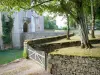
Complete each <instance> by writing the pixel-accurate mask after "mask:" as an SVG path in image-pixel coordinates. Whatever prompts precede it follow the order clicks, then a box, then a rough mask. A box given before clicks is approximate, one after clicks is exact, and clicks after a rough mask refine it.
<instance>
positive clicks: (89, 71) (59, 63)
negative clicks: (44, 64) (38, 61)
mask: <svg viewBox="0 0 100 75" xmlns="http://www.w3.org/2000/svg"><path fill="white" fill-rule="evenodd" d="M48 69H49V71H50V72H51V74H53V75H100V58H99V57H80V56H67V55H52V54H51V55H49V58H48Z"/></svg>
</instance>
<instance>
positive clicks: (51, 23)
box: [44, 16, 58, 29]
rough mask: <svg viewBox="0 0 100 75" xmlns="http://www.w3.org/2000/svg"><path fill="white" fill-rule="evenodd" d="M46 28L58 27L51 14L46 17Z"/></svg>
mask: <svg viewBox="0 0 100 75" xmlns="http://www.w3.org/2000/svg"><path fill="white" fill-rule="evenodd" d="M44 29H58V26H57V25H56V21H55V20H54V19H52V18H51V17H49V16H45V17H44Z"/></svg>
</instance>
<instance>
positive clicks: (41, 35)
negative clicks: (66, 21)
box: [21, 32, 66, 40]
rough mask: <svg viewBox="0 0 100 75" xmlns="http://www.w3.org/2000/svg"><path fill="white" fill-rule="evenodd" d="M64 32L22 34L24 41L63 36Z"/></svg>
mask: <svg viewBox="0 0 100 75" xmlns="http://www.w3.org/2000/svg"><path fill="white" fill-rule="evenodd" d="M65 34H66V32H29V33H22V34H21V35H23V38H24V40H27V39H36V38H45V37H50V36H59V35H65Z"/></svg>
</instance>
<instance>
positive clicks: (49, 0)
mask: <svg viewBox="0 0 100 75" xmlns="http://www.w3.org/2000/svg"><path fill="white" fill-rule="evenodd" d="M51 1H53V0H47V1H44V2H41V3H38V4H36V5H33V6H31V7H30V8H28V9H32V8H34V7H37V6H39V5H42V4H44V3H48V2H51Z"/></svg>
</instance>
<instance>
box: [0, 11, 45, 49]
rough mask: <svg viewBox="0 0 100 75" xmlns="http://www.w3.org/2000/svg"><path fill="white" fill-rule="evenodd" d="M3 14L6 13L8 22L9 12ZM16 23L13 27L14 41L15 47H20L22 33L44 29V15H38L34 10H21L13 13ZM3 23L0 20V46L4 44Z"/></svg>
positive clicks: (1, 13)
mask: <svg viewBox="0 0 100 75" xmlns="http://www.w3.org/2000/svg"><path fill="white" fill-rule="evenodd" d="M1 15H5V17H6V22H7V21H9V19H8V16H7V15H8V13H7V12H0V18H1ZM12 18H13V19H14V24H13V28H12V43H13V47H14V48H20V47H21V46H22V43H21V42H22V36H21V34H22V33H26V32H27V33H28V32H38V31H44V17H43V16H40V15H38V14H37V13H36V12H35V11H34V10H27V11H24V10H21V11H19V12H15V13H14V14H12ZM1 36H2V23H1V20H0V47H1V46H2V40H1V39H2V38H1Z"/></svg>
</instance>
